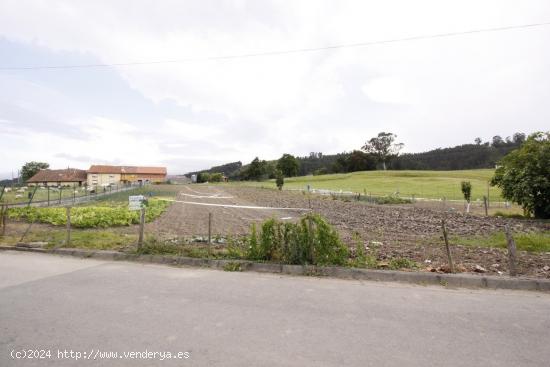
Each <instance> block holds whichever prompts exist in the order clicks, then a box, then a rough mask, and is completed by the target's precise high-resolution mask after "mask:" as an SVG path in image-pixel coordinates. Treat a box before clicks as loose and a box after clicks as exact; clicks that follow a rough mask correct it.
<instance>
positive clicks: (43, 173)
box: [27, 168, 86, 183]
mask: <svg viewBox="0 0 550 367" xmlns="http://www.w3.org/2000/svg"><path fill="white" fill-rule="evenodd" d="M79 181H86V171H85V170H83V169H76V168H67V169H42V170H40V171H38V173H37V174H36V175H34V176H32V177H31V178H30V179H28V180H27V182H31V183H33V182H79Z"/></svg>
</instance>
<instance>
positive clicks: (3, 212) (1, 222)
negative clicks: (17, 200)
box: [0, 205, 8, 237]
mask: <svg viewBox="0 0 550 367" xmlns="http://www.w3.org/2000/svg"><path fill="white" fill-rule="evenodd" d="M7 214H8V207H7V205H2V209H0V227H2V233H1V236H2V237H3V236H4V235H5V234H6V216H7Z"/></svg>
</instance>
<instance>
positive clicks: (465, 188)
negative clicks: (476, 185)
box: [460, 181, 472, 213]
mask: <svg viewBox="0 0 550 367" xmlns="http://www.w3.org/2000/svg"><path fill="white" fill-rule="evenodd" d="M460 189H461V190H462V194H463V195H464V200H466V203H468V205H467V206H466V213H469V212H470V200H471V199H472V184H471V183H470V181H462V182H461V183H460Z"/></svg>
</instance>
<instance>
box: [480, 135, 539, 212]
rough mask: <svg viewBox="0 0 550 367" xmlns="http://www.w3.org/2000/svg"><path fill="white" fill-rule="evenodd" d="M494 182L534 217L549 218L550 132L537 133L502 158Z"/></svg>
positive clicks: (505, 196) (506, 195) (503, 193)
mask: <svg viewBox="0 0 550 367" xmlns="http://www.w3.org/2000/svg"><path fill="white" fill-rule="evenodd" d="M499 163H500V165H499V167H498V168H497V169H496V171H495V175H494V177H493V179H492V180H491V185H496V186H498V187H500V188H501V189H502V196H503V197H504V198H506V199H508V200H511V201H514V202H516V203H518V204H519V205H521V206H522V207H523V210H524V211H525V212H526V213H530V214H534V216H535V218H541V219H549V218H550V132H546V133H542V132H538V133H534V134H532V135H530V136H529V138H527V140H526V141H525V143H523V144H522V145H521V147H520V148H518V149H516V150H513V151H512V152H510V153H509V154H508V155H506V156H505V157H504V158H503V159H502V160H501V161H500V162H499Z"/></svg>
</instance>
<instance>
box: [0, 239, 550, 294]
mask: <svg viewBox="0 0 550 367" xmlns="http://www.w3.org/2000/svg"><path fill="white" fill-rule="evenodd" d="M0 250H11V251H24V252H35V253H43V254H54V255H65V256H73V257H80V258H92V259H99V260H114V261H133V262H145V263H153V264H164V265H172V266H191V267H202V268H213V269H219V270H224V268H225V267H226V266H231V267H233V266H234V265H235V264H239V266H238V271H252V272H259V273H274V274H287V275H295V276H320V277H330V278H339V279H355V280H369V281H380V282H401V283H412V284H420V285H441V286H445V287H456V288H485V289H512V290H527V291H543V292H550V280H548V279H536V278H526V277H509V276H499V277H495V276H486V275H473V274H440V273H429V272H407V271H397V270H372V269H359V268H344V267H335V266H334V267H333V266H315V265H286V264H274V263H258V262H253V261H248V260H218V259H202V258H192V257H175V256H165V255H137V254H127V253H123V252H118V251H107V250H85V249H76V248H74V249H73V248H58V249H43V248H33V247H20V246H0Z"/></svg>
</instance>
